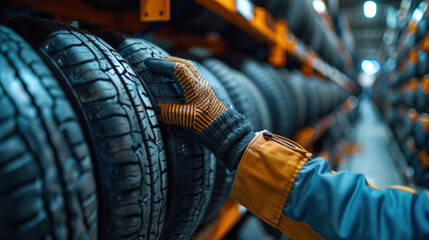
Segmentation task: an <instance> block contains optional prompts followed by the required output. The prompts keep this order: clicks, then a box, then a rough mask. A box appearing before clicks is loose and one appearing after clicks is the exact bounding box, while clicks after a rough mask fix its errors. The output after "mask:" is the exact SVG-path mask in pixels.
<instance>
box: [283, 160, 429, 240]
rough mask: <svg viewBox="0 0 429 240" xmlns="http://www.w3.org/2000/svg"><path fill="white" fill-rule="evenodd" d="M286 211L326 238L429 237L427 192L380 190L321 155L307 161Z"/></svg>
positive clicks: (293, 188)
mask: <svg viewBox="0 0 429 240" xmlns="http://www.w3.org/2000/svg"><path fill="white" fill-rule="evenodd" d="M283 215H285V216H286V217H287V218H290V219H292V220H294V221H297V222H304V223H306V224H307V225H308V226H309V227H310V228H311V229H312V230H313V231H314V232H316V233H317V234H318V235H320V236H321V237H323V238H325V239H389V240H390V239H401V240H402V239H429V201H428V195H427V192H426V191H423V192H421V193H418V194H412V193H409V192H406V191H402V190H396V189H387V190H378V189H376V188H373V187H371V186H370V185H369V184H368V183H367V181H366V179H365V177H364V176H363V175H362V174H354V173H350V172H347V171H345V172H338V173H334V174H333V173H331V171H330V168H329V165H328V163H327V162H326V160H324V159H321V158H318V159H314V160H311V161H308V162H307V163H306V164H305V165H304V166H303V168H302V169H301V171H300V173H299V174H298V176H297V178H296V180H295V183H294V185H293V187H292V190H291V192H290V193H289V196H288V198H287V201H286V204H285V207H284V209H283Z"/></svg>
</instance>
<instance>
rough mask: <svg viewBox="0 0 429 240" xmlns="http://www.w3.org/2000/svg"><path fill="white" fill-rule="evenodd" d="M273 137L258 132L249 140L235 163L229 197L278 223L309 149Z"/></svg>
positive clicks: (307, 156)
mask: <svg viewBox="0 0 429 240" xmlns="http://www.w3.org/2000/svg"><path fill="white" fill-rule="evenodd" d="M264 132H267V131H264ZM275 137H276V138H277V139H273V138H270V137H266V136H264V135H263V132H260V133H259V134H258V135H257V136H256V137H255V138H254V139H253V140H252V141H251V142H250V144H249V146H248V147H247V148H246V151H245V152H244V154H243V157H242V159H241V161H240V164H239V166H238V169H237V173H236V176H235V180H234V184H233V186H232V190H231V198H232V199H233V200H234V201H236V202H237V203H239V204H241V205H243V206H244V207H246V208H247V209H248V210H249V211H251V212H252V213H253V214H255V215H256V216H257V217H259V218H260V219H262V220H264V221H265V222H267V223H269V224H271V225H272V226H274V227H277V226H278V223H279V220H280V217H281V215H282V211H283V208H284V206H285V203H286V200H287V198H288V195H289V192H290V190H291V189H292V186H293V183H294V182H295V178H296V176H297V175H298V173H299V171H300V170H301V168H302V166H303V165H304V164H305V163H306V162H307V161H308V159H310V157H311V153H309V152H307V151H306V150H305V149H304V148H302V147H301V146H299V145H298V144H296V143H295V142H293V141H291V140H289V139H286V138H283V137H280V136H275ZM279 140H280V141H279ZM282 141H283V143H282ZM284 143H285V144H284ZM287 145H292V146H293V148H292V147H290V146H287Z"/></svg>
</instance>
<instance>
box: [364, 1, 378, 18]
mask: <svg viewBox="0 0 429 240" xmlns="http://www.w3.org/2000/svg"><path fill="white" fill-rule="evenodd" d="M363 14H364V15H365V17H367V18H373V17H375V15H376V14H377V4H376V3H375V2H374V1H366V2H365V3H364V4H363Z"/></svg>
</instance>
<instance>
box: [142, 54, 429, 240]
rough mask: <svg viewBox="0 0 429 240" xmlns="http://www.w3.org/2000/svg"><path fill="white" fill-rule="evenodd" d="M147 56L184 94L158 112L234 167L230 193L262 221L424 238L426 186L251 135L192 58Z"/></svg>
mask: <svg viewBox="0 0 429 240" xmlns="http://www.w3.org/2000/svg"><path fill="white" fill-rule="evenodd" d="M145 63H146V65H147V66H148V67H149V69H150V71H151V72H152V73H153V74H154V76H153V77H155V78H156V77H160V81H165V78H169V79H170V80H172V81H176V82H177V84H178V85H180V87H181V89H182V91H183V92H184V95H185V98H186V102H185V103H182V104H177V103H176V104H174V103H160V104H158V106H159V107H160V108H161V112H160V114H159V115H158V119H159V120H161V121H162V122H164V123H167V124H173V125H178V126H180V127H184V128H185V129H188V130H189V131H190V132H192V133H194V134H195V135H196V137H198V139H199V140H200V141H201V142H202V143H203V144H204V145H206V146H207V147H208V148H209V149H210V150H211V151H212V152H213V153H214V154H215V155H216V156H217V157H218V158H219V159H221V160H223V161H224V162H225V163H226V165H227V166H228V168H229V169H236V168H237V166H238V169H237V174H236V177H235V181H234V184H233V188H232V191H231V197H232V198H233V200H235V201H237V202H238V203H240V204H242V205H243V206H244V207H246V208H247V209H249V210H250V211H251V212H252V213H254V214H255V215H256V216H258V217H259V218H261V219H262V220H264V221H266V222H267V223H269V224H271V225H273V226H274V227H276V228H278V229H280V230H281V231H282V232H284V233H285V234H287V235H289V236H290V237H292V238H293V239H317V238H321V237H323V238H326V239H341V238H343V239H389V240H390V239H429V202H428V196H427V194H426V192H422V193H419V194H412V193H409V192H406V191H403V190H395V189H389V190H384V191H380V190H378V189H375V188H373V187H371V186H370V185H369V184H368V182H367V181H366V180H365V178H364V177H363V175H359V174H353V173H349V172H341V173H335V174H334V173H331V171H330V169H329V166H328V164H327V163H326V161H325V160H323V159H314V160H311V154H310V153H308V152H307V151H306V150H305V149H303V148H302V147H300V146H299V145H297V144H296V143H294V142H292V141H290V140H288V139H286V138H282V137H276V136H274V135H272V134H271V133H269V132H263V133H259V134H257V135H255V134H254V133H253V132H252V127H251V126H250V123H249V122H248V121H247V120H246V118H245V117H243V116H242V115H240V114H238V113H237V112H236V111H235V110H233V109H230V108H228V107H227V104H224V102H223V101H222V98H221V97H219V95H217V93H216V92H215V91H214V90H213V89H212V88H211V86H210V83H208V82H207V81H206V79H205V77H204V76H202V75H201V74H200V73H199V71H198V68H197V67H196V66H195V65H194V64H193V63H191V62H189V61H186V60H183V59H179V58H165V59H147V60H146V62H145ZM285 107H286V106H285Z"/></svg>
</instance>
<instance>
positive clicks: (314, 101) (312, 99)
mask: <svg viewBox="0 0 429 240" xmlns="http://www.w3.org/2000/svg"><path fill="white" fill-rule="evenodd" d="M298 76H299V77H300V79H301V81H299V83H300V84H301V86H302V87H303V88H304V89H305V93H306V99H307V113H308V123H309V124H311V123H312V122H313V121H314V120H316V118H317V117H318V116H319V113H320V105H321V103H320V97H319V92H318V91H317V87H316V85H315V83H314V80H313V79H307V78H306V77H305V76H304V75H302V74H301V73H299V74H298Z"/></svg>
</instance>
